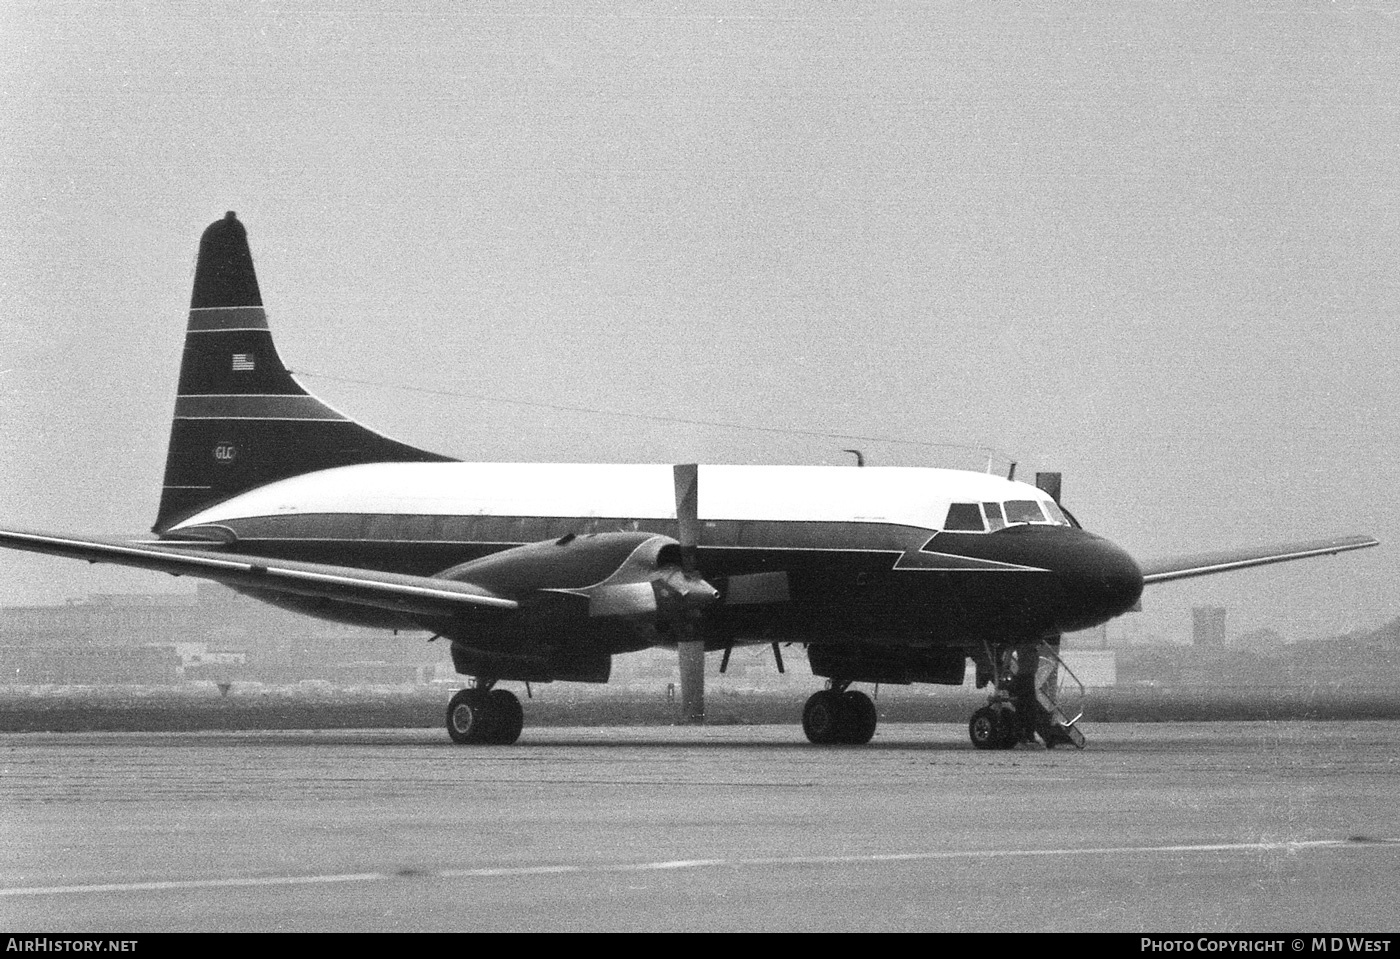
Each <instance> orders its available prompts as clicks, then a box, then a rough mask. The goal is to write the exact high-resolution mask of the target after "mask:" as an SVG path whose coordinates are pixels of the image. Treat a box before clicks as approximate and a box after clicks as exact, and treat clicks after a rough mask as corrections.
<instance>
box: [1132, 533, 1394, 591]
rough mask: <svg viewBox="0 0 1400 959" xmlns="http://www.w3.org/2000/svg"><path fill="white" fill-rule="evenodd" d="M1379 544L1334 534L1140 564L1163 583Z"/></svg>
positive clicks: (1145, 575) (1145, 576)
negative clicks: (1300, 540) (1330, 536)
mask: <svg viewBox="0 0 1400 959" xmlns="http://www.w3.org/2000/svg"><path fill="white" fill-rule="evenodd" d="M1378 545H1380V543H1379V541H1378V540H1376V539H1375V538H1374V537H1371V536H1336V537H1333V538H1331V539H1317V540H1311V541H1309V542H1306V543H1282V544H1280V545H1278V546H1256V547H1253V548H1250V549H1231V550H1223V551H1221V552H1218V553H1201V554H1197V555H1194V556H1174V557H1171V558H1169V559H1163V560H1157V561H1155V562H1146V563H1141V564H1140V565H1141V567H1142V581H1143V582H1144V583H1146V584H1152V583H1165V582H1168V581H1170V580H1173V579H1186V578H1188V577H1191V576H1209V575H1211V574H1213V573H1227V572H1229V571H1231V570H1235V569H1248V568H1249V567H1251V566H1267V565H1269V564H1270V563H1286V562H1288V561H1289V560H1294V559H1308V558H1309V557H1312V556H1331V555H1333V554H1335V553H1345V552H1347V551H1348V550H1353V549H1365V548H1366V547H1368V546H1378Z"/></svg>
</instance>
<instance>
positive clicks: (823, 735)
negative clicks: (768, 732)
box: [802, 683, 880, 746]
mask: <svg viewBox="0 0 1400 959" xmlns="http://www.w3.org/2000/svg"><path fill="white" fill-rule="evenodd" d="M849 685H850V683H832V685H831V688H830V689H823V690H822V691H821V692H819V693H816V694H814V695H813V696H812V697H811V698H810V699H808V700H807V705H806V706H805V707H803V709H802V731H803V732H804V733H806V734H807V738H808V739H809V740H811V741H812V742H813V743H815V744H816V745H818V746H834V745H840V746H864V745H865V744H866V743H868V742H870V739H871V737H873V736H874V735H875V727H876V725H877V724H878V723H879V721H880V720H879V717H878V716H877V715H876V713H875V704H874V703H873V702H871V701H870V697H869V696H867V695H865V693H862V692H858V691H856V690H854V689H847V688H846V687H847V686H849Z"/></svg>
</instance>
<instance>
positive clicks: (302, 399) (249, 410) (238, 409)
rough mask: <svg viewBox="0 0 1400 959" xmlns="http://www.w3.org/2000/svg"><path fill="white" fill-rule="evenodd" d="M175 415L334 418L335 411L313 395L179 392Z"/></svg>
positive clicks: (243, 417)
mask: <svg viewBox="0 0 1400 959" xmlns="http://www.w3.org/2000/svg"><path fill="white" fill-rule="evenodd" d="M175 418H176V419H280V420H322V421H329V422H336V421H341V420H344V419H345V417H344V416H341V415H339V414H337V413H336V412H335V411H334V410H332V409H331V408H330V407H328V406H326V405H325V404H324V403H322V402H321V401H320V400H318V399H316V397H314V396H305V395H303V396H242V395H239V394H232V395H229V394H224V395H209V396H200V395H195V396H180V397H176V399H175Z"/></svg>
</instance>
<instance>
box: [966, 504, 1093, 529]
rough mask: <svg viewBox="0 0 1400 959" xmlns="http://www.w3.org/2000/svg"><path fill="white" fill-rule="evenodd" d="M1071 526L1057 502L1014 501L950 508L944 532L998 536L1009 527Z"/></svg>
mask: <svg viewBox="0 0 1400 959" xmlns="http://www.w3.org/2000/svg"><path fill="white" fill-rule="evenodd" d="M1028 523H1029V524H1033V525H1039V526H1069V525H1071V523H1070V521H1069V517H1067V516H1065V514H1064V512H1063V511H1062V510H1061V509H1060V507H1059V506H1058V505H1056V503H1055V502H1054V501H1053V500H1046V501H1044V502H1041V501H1040V500H1033V499H1013V500H1007V501H1006V502H1005V503H980V504H979V503H954V504H952V505H951V506H949V507H948V516H947V518H946V519H945V520H944V522H943V529H944V530H945V531H948V532H964V533H986V532H993V533H995V532H996V531H997V530H999V529H1003V528H1005V527H1007V526H1021V525H1025V524H1028Z"/></svg>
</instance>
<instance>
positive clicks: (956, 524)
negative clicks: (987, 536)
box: [943, 503, 986, 533]
mask: <svg viewBox="0 0 1400 959" xmlns="http://www.w3.org/2000/svg"><path fill="white" fill-rule="evenodd" d="M943 528H944V529H945V530H948V531H951V532H963V533H984V532H986V527H985V526H983V525H982V510H981V509H980V508H979V507H978V506H977V504H976V503H954V504H953V505H952V506H949V507H948V518H947V519H945V520H944V521H943Z"/></svg>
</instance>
